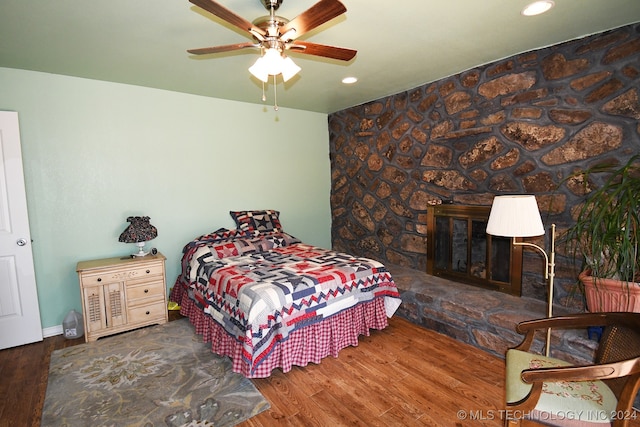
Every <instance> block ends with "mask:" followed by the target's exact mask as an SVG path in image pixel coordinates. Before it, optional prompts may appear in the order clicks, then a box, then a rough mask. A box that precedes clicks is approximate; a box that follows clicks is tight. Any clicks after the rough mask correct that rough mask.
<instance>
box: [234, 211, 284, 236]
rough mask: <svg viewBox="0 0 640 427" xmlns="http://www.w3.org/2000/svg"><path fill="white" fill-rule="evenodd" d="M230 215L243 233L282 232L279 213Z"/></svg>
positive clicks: (264, 212)
mask: <svg viewBox="0 0 640 427" xmlns="http://www.w3.org/2000/svg"><path fill="white" fill-rule="evenodd" d="M229 214H230V215H231V218H233V220H234V221H235V223H236V226H237V227H238V229H239V230H242V231H259V232H267V231H282V225H281V224H280V218H279V216H280V212H278V211H274V210H262V211H230V212H229Z"/></svg>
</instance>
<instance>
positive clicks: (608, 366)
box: [504, 313, 640, 427]
mask: <svg viewBox="0 0 640 427" xmlns="http://www.w3.org/2000/svg"><path fill="white" fill-rule="evenodd" d="M596 326H602V327H604V331H603V333H602V337H601V339H600V342H599V345H598V348H597V350H596V355H595V360H594V362H593V364H591V365H586V366H571V364H569V363H567V362H565V361H562V360H559V359H556V358H553V357H545V356H543V355H540V354H535V353H532V352H530V351H529V350H530V347H531V344H532V343H533V340H534V336H535V332H536V331H537V330H546V329H547V328H549V327H550V328H552V329H586V328H588V327H596ZM516 331H517V332H518V333H520V334H523V335H524V339H523V341H522V342H521V343H520V344H519V345H518V346H517V347H515V348H513V349H510V350H508V351H507V355H506V384H505V389H506V390H505V391H506V401H507V403H506V408H505V411H504V415H505V425H506V426H528V425H546V426H591V425H593V426H608V425H611V426H614V427H619V426H628V425H630V424H629V423H630V422H631V420H637V421H634V424H636V423H637V422H640V413H638V412H635V411H634V409H633V402H634V399H635V398H636V395H637V394H638V388H639V387H640V313H582V314H576V315H571V316H563V317H552V318H548V319H540V320H531V321H526V322H522V323H520V324H519V325H517V327H516ZM636 425H638V424H636Z"/></svg>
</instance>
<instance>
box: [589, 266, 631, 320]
mask: <svg viewBox="0 0 640 427" xmlns="http://www.w3.org/2000/svg"><path fill="white" fill-rule="evenodd" d="M590 273H591V272H590V271H583V272H582V273H580V275H578V279H579V280H580V282H582V284H583V285H584V292H585V297H586V299H587V309H588V310H589V311H590V312H605V311H631V312H635V313H640V283H629V282H622V281H620V280H614V279H601V278H599V277H593V276H590V275H589V274H590Z"/></svg>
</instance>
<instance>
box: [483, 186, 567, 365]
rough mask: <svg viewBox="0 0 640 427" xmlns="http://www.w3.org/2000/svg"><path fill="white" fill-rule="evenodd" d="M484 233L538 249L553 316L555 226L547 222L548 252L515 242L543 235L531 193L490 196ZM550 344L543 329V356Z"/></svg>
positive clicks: (549, 331) (549, 335) (548, 303)
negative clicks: (549, 246)
mask: <svg viewBox="0 0 640 427" xmlns="http://www.w3.org/2000/svg"><path fill="white" fill-rule="evenodd" d="M487 234H491V235H493V236H502V237H511V238H513V241H512V243H513V245H514V246H526V247H532V248H534V249H536V250H538V251H539V252H540V253H542V255H544V259H545V271H544V278H545V280H548V281H549V300H548V302H547V317H551V316H552V315H553V277H554V276H555V256H556V254H555V244H556V243H555V239H556V225H555V224H552V225H551V252H550V254H549V255H547V253H546V252H545V250H544V249H542V248H541V247H540V246H538V245H535V244H533V243H529V242H517V241H516V237H534V236H542V235H544V226H543V225H542V218H541V217H540V211H539V210H538V203H537V202H536V198H535V196H529V195H510V196H496V197H494V199H493V205H492V206H491V213H490V214H489V221H488V222H487ZM550 343H551V328H547V341H546V343H545V355H547V356H549V345H550Z"/></svg>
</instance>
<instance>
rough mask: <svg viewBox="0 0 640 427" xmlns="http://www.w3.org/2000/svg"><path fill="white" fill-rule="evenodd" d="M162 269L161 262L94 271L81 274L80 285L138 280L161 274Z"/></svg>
mask: <svg viewBox="0 0 640 427" xmlns="http://www.w3.org/2000/svg"><path fill="white" fill-rule="evenodd" d="M163 273H164V269H163V266H162V263H156V264H149V265H146V266H144V267H138V268H130V269H121V270H113V269H112V270H108V271H107V270H105V271H95V272H91V273H83V274H82V275H81V279H80V280H81V282H82V283H81V284H82V286H96V285H104V284H105V283H113V282H122V281H127V280H140V279H145V278H146V277H152V276H162V275H163Z"/></svg>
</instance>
